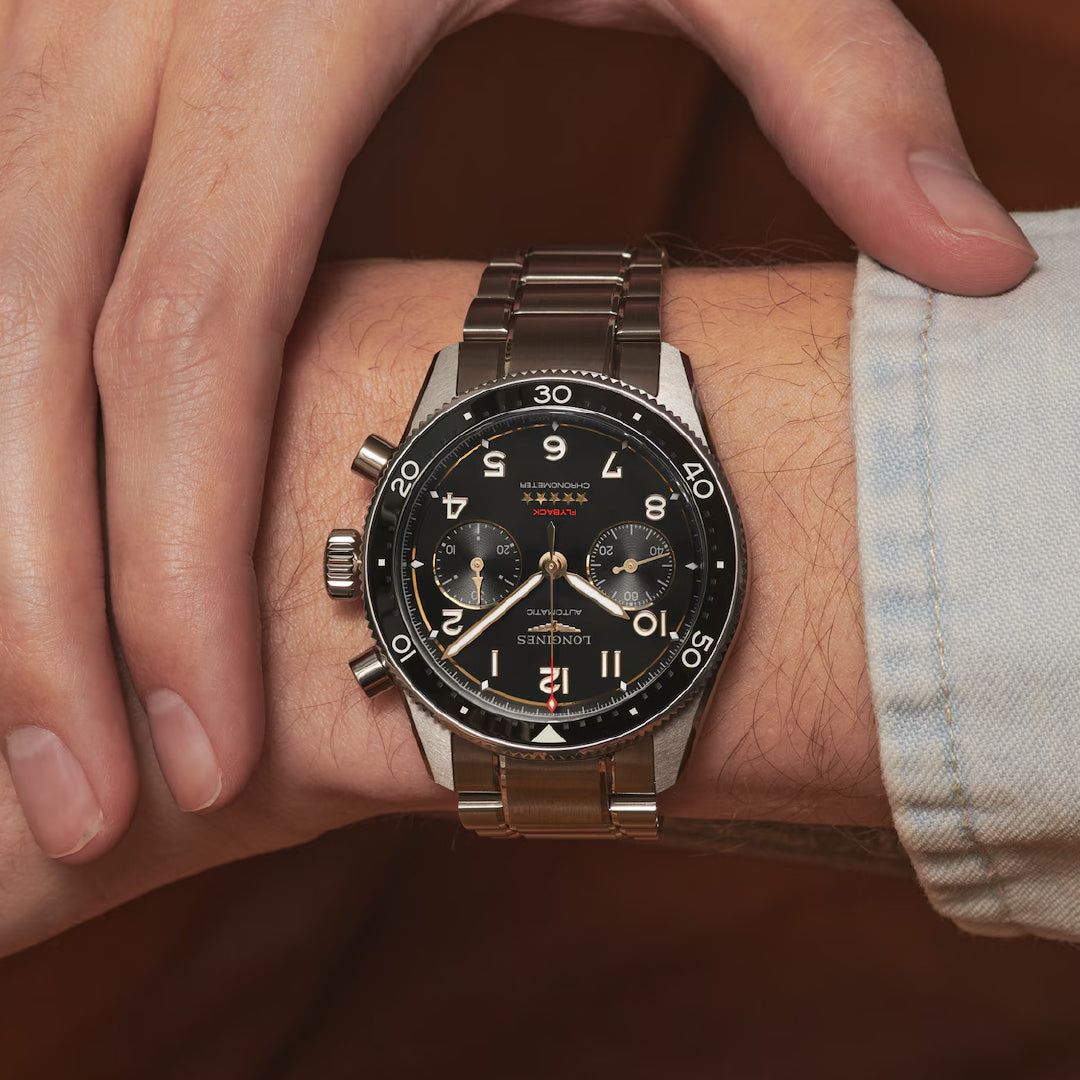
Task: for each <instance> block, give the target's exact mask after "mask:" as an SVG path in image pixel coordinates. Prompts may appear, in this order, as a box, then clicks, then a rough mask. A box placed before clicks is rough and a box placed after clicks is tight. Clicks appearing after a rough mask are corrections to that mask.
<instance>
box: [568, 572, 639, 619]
mask: <svg viewBox="0 0 1080 1080" xmlns="http://www.w3.org/2000/svg"><path fill="white" fill-rule="evenodd" d="M565 577H566V583H567V584H568V585H569V586H570V587H571V588H574V589H577V591H578V592H579V593H581V595H582V596H584V597H586V599H588V600H591V601H592V602H593V603H594V604H597V605H598V606H600V607H602V608H603V609H604V610H605V611H606V612H607V613H608V614H609V615H614V616H615V617H616V618H617V619H629V618H630V616H629V615H627V614H626V610H625V608H623V606H622V605H621V604H617V603H616V602H615V601H614V600H612V599H611V597H610V596H608V595H606V594H605V593H602V592H601V591H600V590H599V589H598V588H596V586H595V585H593V584H592V583H591V582H589V581H587V580H586V579H585V578H583V577H582V576H581V575H580V574H575V573H573V572H572V571H570V570H567V571H566V574H565Z"/></svg>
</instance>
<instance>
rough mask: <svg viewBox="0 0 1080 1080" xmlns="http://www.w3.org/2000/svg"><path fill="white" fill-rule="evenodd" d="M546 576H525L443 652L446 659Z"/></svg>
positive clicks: (459, 650) (451, 656)
mask: <svg viewBox="0 0 1080 1080" xmlns="http://www.w3.org/2000/svg"><path fill="white" fill-rule="evenodd" d="M545 577H546V575H545V574H533V575H532V577H527V578H526V579H525V580H524V581H523V582H522V583H521V584H520V585H519V586H518V587H517V588H516V589H515V590H514V591H513V592H512V593H510V595H509V596H507V597H506V599H505V600H502V601H500V602H499V603H498V604H496V605H495V606H494V607H493V608H492V609H491V610H490V611H489V612H487V613H486V614H485V615H484V616H483V617H482V618H479V619H477V620H476V622H474V623H473V624H472V626H470V627H469V629H468V630H466V631H465V632H464V633H463V634H462V635H461V637H459V638H458V639H457V640H456V641H455V642H454V643H453V644H452V645H449V646H447V649H446V652H444V653H443V656H445V657H446V658H447V659H448V660H449V659H452V658H453V657H455V656H457V654H458V653H459V652H461V650H462V649H465V648H467V647H468V646H469V645H471V644H472V643H473V642H474V641H475V640H476V639H477V638H478V637H479V636H480V635H481V634H482V633H483V632H484V631H485V630H487V628H488V627H489V626H493V625H494V624H495V623H497V622H498V621H499V620H500V619H501V618H502V617H503V616H504V615H505V614H506V613H507V612H508V611H509V610H510V609H511V608H512V607H513V606H514V605H515V604H516V603H517V602H518V601H519V600H524V599H525V597H526V596H528V595H529V593H531V592H532V591H533V589H535V588H536V586H537V585H539V584H540V582H541V581H543V580H544V578H545Z"/></svg>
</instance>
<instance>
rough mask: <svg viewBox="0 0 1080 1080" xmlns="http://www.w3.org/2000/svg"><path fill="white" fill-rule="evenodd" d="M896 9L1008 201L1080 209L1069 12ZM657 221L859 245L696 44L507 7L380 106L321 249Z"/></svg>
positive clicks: (1052, 0)
mask: <svg viewBox="0 0 1080 1080" xmlns="http://www.w3.org/2000/svg"><path fill="white" fill-rule="evenodd" d="M900 6H901V7H902V8H903V10H904V11H905V13H906V14H907V16H908V17H909V18H910V19H911V20H912V22H914V24H915V25H916V27H917V28H918V29H919V30H920V31H921V32H922V33H923V35H924V36H925V37H926V38H927V39H928V41H929V42H930V44H931V45H932V46H933V47H934V49H935V51H936V52H937V54H938V56H939V57H940V59H941V61H942V64H943V66H944V68H945V72H946V76H947V81H948V85H949V91H950V94H951V95H952V99H953V103H954V106H955V108H956V113H957V117H958V119H959V122H960V127H961V129H962V131H963V132H964V134H965V138H966V140H967V143H968V149H969V151H970V152H971V156H972V159H973V161H974V162H975V165H976V168H977V169H978V170H979V173H980V175H981V176H982V178H983V180H984V181H985V182H986V183H987V184H988V185H989V186H990V188H991V189H992V190H993V191H994V192H995V193H996V194H997V195H998V197H999V198H1000V199H1001V201H1002V202H1003V203H1004V205H1005V206H1006V207H1008V208H1009V209H1013V210H1039V209H1047V208H1052V207H1057V206H1068V205H1074V204H1077V203H1080V139H1078V138H1077V134H1076V133H1077V132H1078V131H1080V7H1078V6H1077V5H1076V4H1075V3H1072V2H1071V0H1047V2H1044V3H1042V4H1039V5H1034V6H1030V5H1024V4H1019V3H1017V2H1016V0H949V2H944V3H943V2H942V0H904V2H902V3H901V4H900ZM650 233H658V234H662V235H664V236H665V237H667V238H671V239H674V240H676V241H677V242H681V243H682V244H685V245H688V246H689V247H690V248H691V249H693V248H701V249H703V250H705V251H709V252H717V253H721V254H723V255H726V256H730V257H736V258H738V257H740V256H746V255H747V254H748V253H749V254H751V255H753V254H754V253H758V252H760V251H761V249H762V248H763V247H765V248H767V249H768V251H769V252H770V254H771V255H773V256H778V257H782V258H793V259H807V258H828V259H844V258H852V257H853V255H854V253H853V251H852V248H851V244H850V242H849V241H848V239H847V238H846V237H845V236H844V235H843V234H842V233H840V232H839V230H837V229H836V227H835V226H834V225H833V224H832V223H831V222H830V221H829V219H828V218H827V217H826V215H825V214H824V213H823V212H822V211H821V210H820V209H819V208H818V207H817V205H816V204H815V203H814V201H813V200H812V199H811V198H810V196H809V195H807V193H806V192H805V191H804V190H803V188H802V187H801V186H800V185H799V184H798V182H797V181H795V180H794V179H793V178H792V177H791V175H790V174H789V173H788V171H787V169H786V167H785V166H784V163H783V161H782V160H781V159H780V156H779V155H778V154H777V153H776V151H775V150H773V149H772V147H771V146H770V145H769V144H768V143H767V142H766V141H765V139H764V138H763V136H762V135H761V133H760V132H759V131H758V130H757V127H756V125H755V123H754V119H753V116H752V115H751V113H750V108H749V106H748V105H747V103H746V100H745V99H744V98H743V96H742V95H741V94H740V93H739V91H738V90H736V89H735V88H734V86H732V84H731V83H730V82H729V81H728V80H727V79H726V78H725V77H724V76H723V75H722V74H721V73H720V72H719V71H717V69H716V68H715V67H714V66H713V65H712V63H711V62H710V61H709V60H707V59H706V58H705V57H704V56H703V55H702V54H700V53H699V52H697V51H696V50H695V49H694V48H693V47H692V46H690V45H688V44H687V43H685V42H682V41H678V40H675V39H663V38H653V37H648V36H645V35H640V34H629V33H614V32H603V31H596V30H589V31H586V30H573V29H570V28H567V27H562V26H558V25H556V24H552V23H546V22H543V21H541V20H534V19H525V18H521V17H515V16H503V17H500V18H496V19H489V20H487V21H486V22H483V23H480V24H477V25H476V26H473V27H471V28H470V29H468V30H466V31H465V32H463V33H461V34H458V35H457V36H455V37H453V38H451V39H450V40H448V41H446V42H443V44H441V45H440V46H439V47H438V48H437V49H436V50H435V52H434V53H433V54H432V56H431V57H430V58H429V60H428V62H427V64H425V66H424V67H423V68H422V69H421V70H420V72H418V74H417V75H416V77H415V78H414V79H413V81H412V83H411V84H410V85H409V86H408V87H407V88H406V89H405V91H404V92H403V93H402V94H401V95H400V97H399V98H398V99H397V101H396V102H395V103H394V104H393V106H391V108H390V110H389V111H388V112H387V114H386V116H385V117H384V118H383V121H382V123H381V124H380V125H379V127H378V128H377V129H376V131H375V132H374V134H373V136H372V138H371V139H370V140H369V142H368V144H367V146H366V147H365V149H364V151H363V152H362V153H361V155H360V156H359V158H358V159H357V160H356V162H355V163H354V164H353V166H352V168H351V169H350V170H349V173H348V175H347V177H346V179H345V184H344V186H343V189H342V199H341V200H340V202H339V205H338V210H337V212H336V214H335V216H334V220H333V222H332V224H331V229H330V232H329V234H328V238H327V241H326V245H325V249H324V255H325V256H326V257H328V258H345V257H356V256H361V255H404V256H409V255H421V256H448V255H452V256H459V257H462V258H477V259H482V258H486V257H487V256H488V255H489V254H490V253H491V252H492V251H494V250H496V249H498V248H500V247H515V246H524V245H528V244H550V243H560V242H566V241H567V239H570V240H585V239H587V240H589V241H591V242H595V243H609V242H614V243H622V242H625V241H627V240H631V239H635V238H637V237H640V236H643V235H646V234H650ZM676 248H678V243H677V244H676Z"/></svg>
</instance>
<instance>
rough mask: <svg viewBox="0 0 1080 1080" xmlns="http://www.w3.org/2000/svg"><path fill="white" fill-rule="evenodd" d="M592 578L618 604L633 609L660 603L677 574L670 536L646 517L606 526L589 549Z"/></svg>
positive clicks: (589, 569)
mask: <svg viewBox="0 0 1080 1080" xmlns="http://www.w3.org/2000/svg"><path fill="white" fill-rule="evenodd" d="M588 571H589V578H590V580H591V581H592V583H593V584H594V585H595V586H596V587H597V588H598V589H599V590H600V591H601V592H603V593H605V594H606V595H608V596H610V597H611V599H612V600H614V601H615V602H616V603H617V604H620V605H621V606H622V607H624V608H626V609H627V610H628V611H633V610H635V609H638V608H646V607H648V606H649V605H650V604H654V603H656V601H657V600H659V599H660V597H661V596H663V595H664V593H666V592H667V590H668V586H669V585H670V584H671V579H672V578H673V577H674V575H675V556H674V554H673V553H672V550H671V544H670V543H668V539H667V537H666V536H665V535H664V534H663V533H662V532H661V531H660V530H659V529H655V528H653V526H652V525H646V524H645V522H643V521H623V522H621V523H620V524H618V525H612V526H610V528H607V529H605V530H604V531H603V532H602V533H601V534H600V535H599V536H598V537H597V538H596V540H595V541H594V543H593V546H592V547H591V548H590V550H589V558H588Z"/></svg>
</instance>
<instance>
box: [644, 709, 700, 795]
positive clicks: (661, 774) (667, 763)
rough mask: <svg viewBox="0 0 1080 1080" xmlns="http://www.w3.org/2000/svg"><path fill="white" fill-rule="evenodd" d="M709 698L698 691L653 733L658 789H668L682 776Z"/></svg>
mask: <svg viewBox="0 0 1080 1080" xmlns="http://www.w3.org/2000/svg"><path fill="white" fill-rule="evenodd" d="M707 698H708V694H707V693H706V692H705V690H702V691H701V693H699V694H695V695H694V696H693V697H692V698H691V699H690V700H689V701H688V702H687V703H686V704H685V705H684V706H683V707H682V708H681V709H680V710H679V711H678V712H677V713H675V715H674V716H671V717H669V718H668V719H667V720H666V721H665V722H664V723H663V724H661V725H660V726H659V727H658V728H657V729H656V730H655V731H654V732H653V733H652V739H653V773H654V776H655V778H656V790H657V791H666V790H667V789H668V788H669V787H671V786H672V785H673V784H674V783H675V781H676V780H678V779H679V773H681V772H682V767H683V765H685V764H686V759H687V758H688V757H689V756H690V747H691V746H692V745H693V741H694V733H695V732H696V731H697V722H698V720H699V719H700V718H701V714H702V713H703V712H704V711H705V701H706V699H707Z"/></svg>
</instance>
